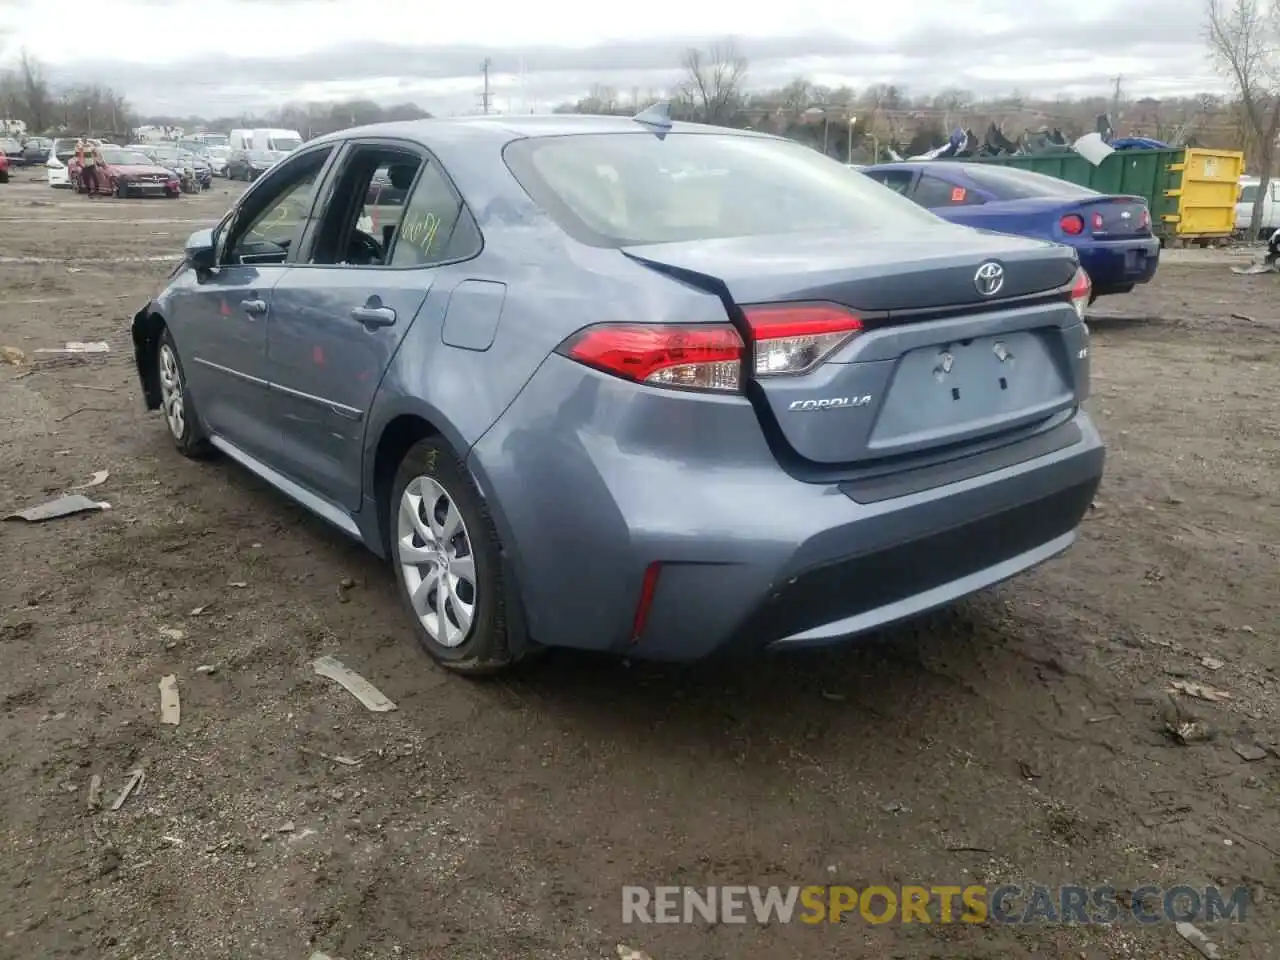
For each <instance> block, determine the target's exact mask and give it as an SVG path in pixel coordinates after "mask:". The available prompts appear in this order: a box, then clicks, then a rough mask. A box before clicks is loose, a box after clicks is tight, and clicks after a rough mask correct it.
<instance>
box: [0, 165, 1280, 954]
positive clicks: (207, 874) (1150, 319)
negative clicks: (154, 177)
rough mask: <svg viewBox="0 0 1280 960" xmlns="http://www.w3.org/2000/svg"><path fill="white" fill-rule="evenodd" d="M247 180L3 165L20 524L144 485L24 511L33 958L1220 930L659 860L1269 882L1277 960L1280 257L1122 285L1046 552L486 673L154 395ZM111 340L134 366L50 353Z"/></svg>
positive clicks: (15, 832) (785, 949)
mask: <svg viewBox="0 0 1280 960" xmlns="http://www.w3.org/2000/svg"><path fill="white" fill-rule="evenodd" d="M232 196H233V193H232V188H231V187H230V186H228V185H227V184H225V182H218V185H216V186H215V188H214V190H213V191H212V193H211V194H210V195H207V196H203V197H199V198H191V197H184V198H182V199H180V200H172V201H168V200H156V201H132V202H126V201H117V200H111V199H102V200H94V201H89V200H87V199H84V198H80V197H75V196H72V195H69V194H67V193H54V192H53V191H51V190H49V189H48V188H47V187H46V186H44V185H43V184H40V183H35V182H31V181H30V178H29V177H25V176H19V177H17V178H16V179H15V181H14V182H12V183H10V184H8V185H7V186H3V187H0V289H2V290H3V298H2V302H0V345H4V346H11V347H16V348H18V349H19V350H21V351H23V352H24V353H25V354H26V358H27V362H26V363H25V364H21V365H8V366H6V365H3V364H0V437H2V438H3V440H2V442H0V512H2V513H6V514H7V513H9V512H10V511H11V510H14V509H18V508H22V507H26V506H29V505H32V504H35V503H37V502H40V501H42V500H44V499H46V498H47V497H48V496H50V495H56V494H58V493H61V492H63V491H65V490H67V489H68V488H69V487H72V486H74V485H76V484H78V483H82V482H84V481H85V480H86V479H87V478H88V477H89V476H90V475H91V474H93V473H94V472H95V471H101V470H106V471H109V477H108V479H107V480H106V482H105V483H103V484H101V485H100V486H97V487H95V488H93V489H92V490H90V491H88V492H89V493H90V494H92V495H93V496H94V497H95V498H97V499H102V500H106V501H109V502H110V504H111V509H110V510H109V511H105V512H102V513H95V514H88V515H84V516H79V517H73V518H69V519H62V520H56V521H53V522H49V523H46V524H40V525H36V524H25V523H22V522H9V523H4V524H3V525H0V773H2V774H3V776H2V777H0V809H2V810H3V817H2V818H0V957H4V958H10V957H12V958H23V960H30V958H34V957H40V958H49V960H53V958H63V957H73V956H75V957H89V958H98V957H101V958H177V957H182V958H190V960H196V958H206V957H207V958H237V960H243V958H258V957H262V958H274V960H286V958H295V957H296V958H304V960H305V958H307V957H309V956H310V955H311V954H312V952H313V951H323V952H325V953H328V954H331V955H333V956H334V957H340V958H344V960H356V958H392V957H404V958H449V960H506V958H512V960H516V958H519V960H544V958H545V960H551V958H565V960H569V958H573V960H606V958H609V957H615V956H616V945H617V944H619V943H625V944H628V945H630V946H633V947H635V948H639V949H643V950H644V951H646V952H647V953H648V954H649V955H650V956H651V957H652V958H653V960H718V958H724V960H728V958H733V960H757V958H758V960H781V958H784V957H788V958H789V957H804V958H815V960H819V958H833V960H834V958H841V960H847V958H851V957H856V956H867V957H875V958H912V960H922V958H928V957H945V958H961V957H964V958H978V957H990V958H996V957H999V958H1017V957H1032V956H1038V957H1071V958H1076V957H1082V958H1102V957H1143V958H1146V957H1151V958H1175V957H1184V956H1185V957H1195V956H1197V954H1196V953H1195V952H1194V951H1193V949H1192V947H1191V946H1190V945H1189V944H1187V943H1186V942H1185V941H1184V940H1183V939H1182V938H1181V937H1180V936H1179V935H1178V934H1177V933H1176V932H1175V930H1174V928H1173V926H1172V924H1168V923H1159V924H1156V925H1153V926H1150V927H1139V926H1137V925H1135V924H1133V923H1128V924H1121V925H1115V926H1112V927H1102V926H1068V925H1050V924H1036V925H1031V926H1021V927H1015V926H1002V925H998V924H981V925H963V926H961V925H949V926H944V925H923V924H913V925H903V924H901V923H897V922H895V923H889V924H884V925H871V924H868V923H866V922H864V921H863V920H861V919H860V918H859V919H854V920H851V921H848V922H845V923H843V924H840V925H821V926H816V927H815V926H806V925H803V924H790V925H776V924H775V925H770V926H760V925H756V924H749V925H734V924H719V925H710V924H707V923H703V922H699V923H696V924H692V925H635V924H631V925H624V924H623V923H622V917H621V888H622V887H623V886H624V885H628V884H638V885H646V886H653V885H667V884H690V885H697V886H703V885H707V884H781V885H792V884H801V885H803V884H832V883H840V884H851V885H854V886H857V887H858V888H863V887H866V886H868V885H871V884H887V885H896V884H914V883H919V884H923V885H939V884H955V885H965V884H969V883H986V884H988V885H990V886H995V885H998V884H1000V883H1004V882H1011V883H1017V884H1024V885H1025V884H1030V883H1033V882H1036V883H1044V884H1051V885H1054V884H1063V883H1078V884H1087V885H1091V884H1110V885H1112V886H1114V887H1116V888H1117V889H1119V890H1121V891H1126V890H1128V891H1131V890H1133V889H1135V888H1137V887H1139V886H1141V885H1142V884H1144V883H1153V884H1158V885H1163V886H1172V885H1175V884H1182V883H1185V884H1189V885H1191V886H1195V887H1203V886H1204V885H1206V884H1220V885H1225V886H1228V887H1234V886H1236V885H1244V886H1247V887H1248V888H1250V891H1251V896H1252V901H1251V904H1250V908H1249V912H1248V915H1247V919H1246V921H1245V922H1244V923H1218V924H1212V925H1211V924H1202V925H1201V929H1202V930H1204V932H1205V933H1206V934H1208V935H1209V936H1210V937H1211V939H1212V940H1213V941H1214V942H1216V943H1217V944H1218V945H1219V947H1220V948H1221V950H1222V956H1223V957H1232V958H1253V957H1268V956H1273V955H1277V954H1278V953H1280V937H1278V936H1277V930H1278V929H1280V923H1278V922H1277V903H1278V902H1280V901H1278V898H1280V855H1278V853H1277V851H1280V804H1278V803H1277V797H1278V796H1280V754H1278V753H1277V752H1276V748H1277V746H1278V745H1280V709H1278V704H1280V677H1278V676H1277V668H1278V667H1280V616H1278V611H1280V411H1278V409H1277V403H1276V399H1275V397H1276V389H1277V385H1278V384H1280V381H1278V380H1277V371H1280V307H1277V305H1276V303H1277V288H1278V285H1280V277H1276V276H1260V277H1241V276H1236V275H1233V274H1232V273H1230V271H1229V270H1228V269H1227V266H1226V265H1225V263H1223V262H1221V258H1220V257H1219V258H1215V257H1212V256H1208V257H1205V256H1186V257H1179V256H1170V257H1168V258H1167V259H1166V262H1165V263H1164V265H1162V266H1161V268H1160V273H1159V275H1158V277H1157V279H1156V281H1155V282H1154V283H1153V284H1152V285H1151V286H1150V288H1149V289H1146V290H1142V291H1141V292H1139V293H1137V294H1135V295H1132V296H1129V297H1122V298H1116V299H1115V300H1114V301H1111V302H1108V301H1104V302H1102V303H1100V304H1098V314H1099V315H1098V316H1097V317H1096V318H1095V320H1094V322H1093V325H1092V326H1093V331H1094V342H1093V348H1092V356H1093V369H1094V395H1093V398H1092V400H1091V402H1090V405H1091V407H1092V410H1093V412H1094V413H1095V415H1096V417H1097V419H1098V421H1099V422H1100V425H1101V428H1102V429H1103V431H1104V434H1105V436H1106V438H1107V440H1108V443H1109V459H1108V466H1107V475H1106V479H1105V481H1104V484H1103V488H1102V490H1101V492H1100V494H1099V496H1098V500H1097V503H1096V509H1094V510H1093V511H1092V512H1091V513H1090V515H1089V517H1088V519H1087V521H1086V522H1085V524H1084V526H1083V530H1082V534H1081V538H1080V542H1079V543H1078V544H1077V545H1076V546H1075V547H1074V548H1073V549H1072V550H1071V551H1070V553H1069V554H1068V555H1066V556H1065V557H1063V558H1062V559H1059V560H1057V561H1055V562H1053V563H1052V564H1050V565H1048V566H1046V567H1045V568H1043V569H1041V570H1039V571H1036V572H1034V573H1032V574H1029V575H1026V576H1023V577H1021V578H1019V579H1017V580H1016V581H1014V582H1012V583H1010V584H1007V585H1005V586H1003V587H1001V588H999V589H997V590H995V591H992V592H989V593H987V594H984V595H982V596H980V597H978V598H976V599H974V600H972V601H970V602H967V603H965V604H963V605H961V606H959V607H958V608H955V609H953V610H949V611H947V612H945V613H943V614H939V615H936V616H933V617H930V618H928V619H927V620H925V621H923V622H918V623H913V624H911V625H909V626H906V627H904V628H902V629H898V630H895V631H893V632H892V633H891V634H890V635H888V636H885V637H883V638H880V640H879V641H877V642H873V643H866V644H862V645H858V646H854V647H848V648H844V649H840V650H836V651H829V652H824V653H817V654H805V655H791V656H787V657H770V658H767V659H766V658H761V659H756V660H751V661H747V662H744V663H734V664H730V665H723V664H722V665H717V666H715V667H714V668H712V667H706V666H700V667H695V668H690V669H673V668H669V667H662V668H655V667H653V666H650V665H643V664H631V665H629V664H626V663H622V662H617V661H613V660H601V659H595V658H587V657H581V656H576V655H569V654H561V655H554V656H551V657H548V658H546V659H545V660H544V661H542V662H540V663H539V664H538V665H537V667H536V668H535V669H533V670H531V671H529V672H528V673H525V674H522V675H520V676H517V677H515V678H512V679H502V680H498V681H492V682H480V683H476V682H468V681H466V680H462V679H459V678H455V677H452V676H449V675H446V674H444V673H443V672H442V671H440V670H439V669H437V668H435V667H434V666H433V665H432V664H431V663H430V662H429V661H428V660H427V659H426V657H425V656H424V655H423V654H421V653H420V652H419V650H418V649H417V647H416V646H415V645H414V641H413V639H412V635H411V633H410V630H409V627H408V624H407V622H406V621H405V619H404V617H403V615H402V613H401V611H400V609H399V608H398V606H397V604H396V602H395V595H394V593H393V583H392V580H391V575H390V573H389V571H387V570H386V569H385V568H384V567H382V566H381V565H380V564H379V563H378V562H377V561H375V560H374V559H373V558H372V557H370V556H368V555H366V554H365V553H364V552H363V551H362V550H361V548H360V547H358V546H356V545H354V544H352V543H349V542H347V541H346V540H344V539H343V538H342V536H341V535H339V534H337V533H334V532H332V531H331V530H330V529H329V528H327V527H326V526H325V525H324V524H322V523H321V522H319V521H314V520H312V519H310V518H309V517H308V516H307V515H306V514H304V512H303V511H302V510H301V509H300V508H299V507H296V506H294V505H292V504H291V503H289V502H287V501H286V500H284V499H283V498H282V497H280V496H278V495H276V494H275V493H274V492H272V491H271V490H270V489H268V488H267V487H266V486H265V485H264V484H262V483H260V482H258V481H256V480H255V479H253V478H252V477H250V476H249V475H248V474H246V473H245V472H244V471H243V470H241V469H238V468H237V467H235V466H234V465H232V464H230V463H227V462H225V461H215V462H212V463H209V464H205V465H200V464H196V463H192V462H189V461H187V460H184V459H183V458H182V457H180V456H179V455H178V454H177V453H176V452H175V451H174V450H173V449H172V447H171V445H170V443H169V440H168V437H167V435H166V433H165V429H164V426H163V423H162V421H161V420H160V418H159V417H158V415H155V414H151V415H144V413H143V410H142V403H141V400H140V396H139V392H138V389H137V384H136V381H135V377H134V372H133V368H132V354H131V345H130V340H129V334H128V321H129V318H130V316H131V314H132V313H133V311H134V310H135V309H137V308H138V307H139V306H140V305H141V304H142V303H143V302H145V300H146V299H147V298H148V297H149V296H150V295H151V293H152V292H153V291H154V290H156V289H157V288H158V287H159V285H160V284H161V283H162V282H163V279H164V276H165V274H166V273H167V272H168V270H169V269H170V267H171V265H172V264H171V262H161V261H160V260H159V259H156V258H163V257H165V256H167V255H172V254H174V253H175V251H177V250H178V249H179V248H180V244H181V242H182V240H183V239H184V238H185V236H186V235H187V234H188V233H190V232H191V231H192V230H194V229H197V228H198V227H199V226H200V225H201V224H202V223H205V222H209V221H212V220H214V219H216V217H217V215H218V214H219V213H220V212H221V211H222V210H223V209H225V207H226V206H227V205H228V204H229V203H230V202H231V200H232ZM1233 315H1239V316H1233ZM72 340H79V341H96V340H104V341H106V342H107V343H108V344H109V345H110V353H109V354H107V355H106V356H92V357H79V358H74V359H75V360H78V361H79V362H74V361H73V362H66V361H64V360H56V359H52V355H40V354H36V353H35V352H34V351H35V350H36V349H38V348H42V347H45V348H48V347H55V348H56V347H60V346H62V345H63V344H64V343H65V342H66V341H72ZM32 361H36V362H35V363H34V364H33V363H32ZM344 578H350V580H351V581H352V582H353V583H354V586H353V587H352V588H351V589H347V590H342V589H340V583H341V582H342V581H343V580H344ZM197 610H199V612H197ZM323 654H333V655H335V656H338V657H340V658H341V659H342V660H343V661H344V662H345V663H347V664H348V665H350V666H351V667H352V668H354V669H355V670H357V671H359V672H360V673H362V674H363V675H364V676H366V677H367V678H368V679H369V680H371V681H372V682H373V683H374V684H376V685H377V686H378V687H379V688H380V689H381V690H382V691H384V692H385V693H386V694H387V695H388V696H389V697H391V699H392V700H394V701H395V702H396V703H397V704H398V706H399V709H398V710H397V711H396V712H393V713H371V712H368V711H366V710H365V709H364V708H363V707H361V706H360V704H359V703H358V702H357V701H356V700H355V699H354V698H353V697H351V696H350V695H349V694H347V693H346V692H345V691H344V690H343V689H342V688H340V687H339V686H337V685H336V684H334V683H332V682H330V681H328V680H324V679H321V678H319V677H316V676H314V674H313V673H312V671H311V669H310V662H311V661H312V660H313V659H314V658H316V657H318V656H321V655H323ZM1205 658H1212V659H1209V660H1207V661H1206V659H1205ZM1219 662H1220V663H1219ZM1206 663H1207V664H1208V665H1207V666H1206ZM199 666H212V667H214V668H216V669H215V671H214V672H212V673H207V672H198V671H197V667H199ZM166 674H174V675H176V676H177V678H178V683H179V685H180V689H181V697H182V720H181V724H180V725H179V726H177V727H171V726H164V725H162V724H161V723H160V717H159V690H158V682H159V680H160V678H161V677H162V676H164V675H166ZM1179 681H1192V682H1195V683H1201V684H1208V685H1210V686H1211V687H1213V688H1217V689H1221V690H1224V691H1227V692H1229V693H1230V695H1231V696H1230V699H1226V700H1222V701H1218V702H1205V701H1202V700H1197V699H1196V698H1194V697H1191V696H1186V695H1184V694H1175V695H1172V696H1171V695H1169V694H1168V692H1167V691H1169V689H1170V687H1171V684H1172V683H1174V682H1179ZM1197 718H1198V719H1199V720H1200V721H1202V725H1203V728H1204V730H1205V731H1206V733H1207V739H1204V740H1201V741H1198V742H1197V741H1195V738H1194V737H1193V742H1192V743H1190V744H1182V743H1178V742H1176V740H1175V739H1174V738H1173V737H1172V736H1171V735H1170V734H1169V733H1168V732H1167V730H1166V724H1167V723H1169V722H1173V723H1175V724H1177V723H1183V722H1188V721H1190V720H1192V719H1197ZM1251 745H1261V747H1263V748H1266V749H1267V750H1268V753H1267V755H1266V756H1264V757H1262V758H1260V759H1255V760H1252V761H1250V760H1246V759H1244V758H1243V757H1242V756H1241V755H1239V754H1238V753H1237V752H1236V749H1235V748H1236V747H1247V746H1251ZM1246 752H1248V751H1247V750H1246ZM336 757H341V758H343V759H342V760H337V759H333V758H336ZM344 761H347V762H344ZM351 761H358V762H354V763H353V762H351ZM139 767H140V768H143V769H145V779H144V780H143V782H142V783H141V785H140V786H139V787H138V788H137V789H136V790H135V791H134V793H133V794H132V795H131V796H130V797H129V798H128V799H127V801H126V802H125V803H124V805H123V806H122V807H121V809H119V810H118V811H114V812H113V811H110V810H104V811H101V812H97V813H90V812H89V811H88V807H87V793H88V785H89V782H90V778H91V776H93V775H98V776H100V777H102V778H103V782H104V786H105V795H106V798H107V800H108V802H109V801H110V800H111V799H112V798H113V797H114V796H115V794H116V792H117V791H118V790H119V788H120V787H121V785H122V784H123V782H124V781H125V778H126V775H127V774H128V773H129V772H130V771H131V770H133V769H135V768H139Z"/></svg>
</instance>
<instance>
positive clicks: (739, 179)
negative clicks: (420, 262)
mask: <svg viewBox="0 0 1280 960" xmlns="http://www.w3.org/2000/svg"><path fill="white" fill-rule="evenodd" d="M505 157H506V161H507V164H508V166H509V167H510V169H511V172H512V173H513V174H514V175H515V177H516V179H517V180H519V181H520V184H521V185H522V186H523V187H524V188H525V190H527V191H528V192H529V195H530V196H531V197H532V198H533V199H534V201H535V202H536V203H538V204H539V206H541V207H542V208H543V209H544V210H546V211H547V213H548V214H550V215H551V217H552V218H553V219H555V220H556V222H557V223H558V224H559V225H560V226H561V227H562V228H563V229H564V230H565V231H566V232H567V233H569V234H570V235H571V236H574V237H575V238H577V239H579V240H582V241H583V242H585V243H590V244H594V245H596V246H626V245H631V244H646V243H668V242H674V241H681V240H713V239H719V238H724V237H744V236H759V235H762V234H785V233H799V232H803V231H811V230H812V231H816V230H864V231H877V230H883V229H884V228H886V227H892V226H902V225H909V224H917V225H925V226H930V225H932V226H936V225H938V224H939V222H940V221H939V219H938V218H937V217H935V216H934V215H933V214H931V213H929V212H928V211H926V210H923V209H921V208H920V207H918V206H916V205H915V204H914V203H912V202H911V201H909V200H905V199H903V198H902V197H899V196H898V195H896V194H894V193H892V192H891V191H889V190H885V189H884V188H883V187H882V186H880V185H879V184H878V183H875V182H874V181H872V180H870V179H869V178H867V177H865V176H863V175H861V174H858V173H852V172H851V171H850V170H849V169H848V167H846V166H845V165H844V164H842V163H839V162H837V161H835V160H831V159H829V158H827V157H824V156H823V155H822V154H820V153H818V152H817V151H815V150H813V149H811V148H809V147H806V146H803V145H801V144H797V143H793V142H791V141H787V140H772V139H767V138H764V137H751V136H735V135H733V134H718V133H716V134H710V133H673V134H669V135H668V136H667V137H666V138H665V139H662V140H659V139H658V138H657V137H655V136H654V135H653V134H651V133H647V132H643V131H640V132H637V133H605V134H578V135H571V136H562V137H531V138H528V139H524V140H516V141H513V142H512V143H510V144H508V146H507V148H506V152H505Z"/></svg>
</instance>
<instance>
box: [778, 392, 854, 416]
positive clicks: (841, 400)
mask: <svg viewBox="0 0 1280 960" xmlns="http://www.w3.org/2000/svg"><path fill="white" fill-rule="evenodd" d="M870 402H871V394H869V393H867V394H863V395H862V396H860V397H827V398H826V399H824V400H794V401H792V403H791V406H789V407H787V409H788V410H791V411H793V412H795V413H811V412H813V411H815V410H843V409H845V408H847V407H865V406H866V405H867V404H869V403H870Z"/></svg>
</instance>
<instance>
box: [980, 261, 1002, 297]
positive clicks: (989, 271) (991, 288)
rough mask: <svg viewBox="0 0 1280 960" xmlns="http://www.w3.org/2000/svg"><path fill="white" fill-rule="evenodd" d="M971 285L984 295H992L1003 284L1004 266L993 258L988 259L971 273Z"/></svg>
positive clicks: (998, 290) (997, 291)
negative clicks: (976, 270)
mask: <svg viewBox="0 0 1280 960" xmlns="http://www.w3.org/2000/svg"><path fill="white" fill-rule="evenodd" d="M973 285H974V286H975V287H976V288H977V289H978V293H980V294H982V295H983V296H984V297H994V296H995V295H996V294H997V293H999V292H1000V288H1001V287H1003V286H1004V267H1002V266H1000V264H998V263H996V262H995V261H994V260H988V261H987V262H986V263H984V264H983V265H982V266H980V267H979V268H978V272H977V273H975V274H974V275H973Z"/></svg>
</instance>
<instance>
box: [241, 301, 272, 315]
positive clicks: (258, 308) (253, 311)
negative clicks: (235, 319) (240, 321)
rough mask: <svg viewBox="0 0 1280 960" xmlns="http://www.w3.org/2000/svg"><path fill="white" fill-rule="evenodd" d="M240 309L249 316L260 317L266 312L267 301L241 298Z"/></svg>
mask: <svg viewBox="0 0 1280 960" xmlns="http://www.w3.org/2000/svg"><path fill="white" fill-rule="evenodd" d="M240 309H242V310H243V311H244V312H245V313H247V314H249V316H251V317H260V316H262V315H263V314H264V313H266V312H267V301H265V300H241V301H240Z"/></svg>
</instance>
